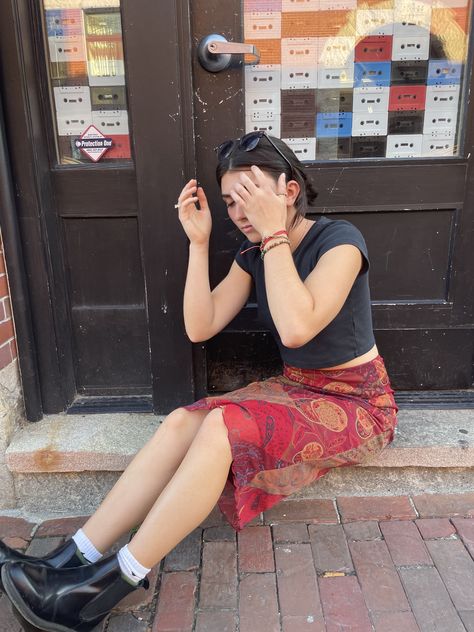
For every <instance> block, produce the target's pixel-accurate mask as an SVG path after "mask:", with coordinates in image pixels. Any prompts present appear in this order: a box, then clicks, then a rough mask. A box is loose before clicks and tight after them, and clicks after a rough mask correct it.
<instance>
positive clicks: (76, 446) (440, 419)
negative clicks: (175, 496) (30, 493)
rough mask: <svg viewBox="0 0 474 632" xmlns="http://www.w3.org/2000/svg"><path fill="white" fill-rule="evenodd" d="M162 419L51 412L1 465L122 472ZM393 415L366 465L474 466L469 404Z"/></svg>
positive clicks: (473, 418)
mask: <svg viewBox="0 0 474 632" xmlns="http://www.w3.org/2000/svg"><path fill="white" fill-rule="evenodd" d="M162 420H163V417H161V416H157V415H153V414H141V413H140V414H139V413H135V414H101V415H50V416H48V417H45V418H44V419H43V420H42V421H40V422H38V423H34V424H33V423H32V424H29V425H28V426H27V427H25V428H23V429H22V430H20V431H19V432H18V433H17V434H16V435H15V436H14V438H13V440H12V442H11V443H10V445H9V447H8V448H7V450H6V454H5V460H6V464H7V467H8V469H9V470H10V471H11V472H12V473H33V472H35V473H44V472H85V471H88V472H97V471H109V472H110V471H123V470H124V469H125V467H126V466H127V464H128V463H129V462H130V460H131V459H132V458H133V456H134V455H135V454H136V453H137V452H138V450H140V448H141V447H142V446H143V445H144V444H145V443H146V442H147V441H148V440H149V439H150V438H151V436H152V435H153V433H154V432H155V430H156V429H157V428H158V426H159V425H160V423H161V421H162ZM398 420H399V421H398V426H397V432H396V436H395V439H394V441H393V442H392V443H391V444H390V445H389V446H388V447H387V448H386V449H385V450H384V451H383V452H382V453H381V454H380V455H379V456H378V457H376V458H374V459H371V460H370V462H369V463H368V464H369V465H370V466H371V467H410V466H415V467H434V468H439V467H473V466H474V410H473V409H466V410H464V409H461V410H459V409H458V410H432V409H421V410H420V409H418V410H415V409H414V410H407V409H404V410H401V411H400V412H399V413H398ZM364 466H365V464H361V465H358V466H356V467H364Z"/></svg>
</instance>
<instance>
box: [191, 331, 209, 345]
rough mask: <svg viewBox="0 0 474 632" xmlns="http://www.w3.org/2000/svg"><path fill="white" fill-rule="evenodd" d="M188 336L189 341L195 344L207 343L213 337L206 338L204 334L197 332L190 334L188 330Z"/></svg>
mask: <svg viewBox="0 0 474 632" xmlns="http://www.w3.org/2000/svg"><path fill="white" fill-rule="evenodd" d="M186 335H187V337H188V338H189V340H190V341H191V342H194V343H196V342H206V340H209V338H210V337H211V336H205V335H204V334H202V333H199V332H197V331H191V332H190V331H188V330H186Z"/></svg>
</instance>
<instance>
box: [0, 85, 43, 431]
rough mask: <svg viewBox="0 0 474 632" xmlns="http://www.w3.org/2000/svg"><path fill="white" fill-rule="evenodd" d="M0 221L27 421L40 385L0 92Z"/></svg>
mask: <svg viewBox="0 0 474 632" xmlns="http://www.w3.org/2000/svg"><path fill="white" fill-rule="evenodd" d="M0 223H1V226H2V240H3V247H4V252H5V260H6V264H7V270H8V283H9V286H10V292H11V297H10V299H11V305H12V311H13V314H14V318H15V334H16V345H17V349H18V363H19V367H20V374H21V382H22V390H23V393H24V394H27V396H25V398H24V403H25V414H26V417H27V419H29V420H30V421H38V420H39V419H41V417H42V411H43V406H42V402H41V389H40V383H39V374H38V365H37V358H36V350H35V339H34V333H33V322H32V318H31V306H30V299H29V296H28V283H27V279H26V271H25V265H24V260H23V247H22V244H21V237H20V230H19V226H18V221H17V209H16V206H15V196H14V186H13V181H12V178H11V170H10V159H9V153H8V147H7V144H6V135H5V126H4V120H3V106H2V99H1V93H0Z"/></svg>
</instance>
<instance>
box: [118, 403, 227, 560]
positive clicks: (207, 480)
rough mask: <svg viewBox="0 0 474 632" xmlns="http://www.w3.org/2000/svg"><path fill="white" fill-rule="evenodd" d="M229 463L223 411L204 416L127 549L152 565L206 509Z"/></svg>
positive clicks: (218, 490)
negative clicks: (171, 475) (185, 451)
mask: <svg viewBox="0 0 474 632" xmlns="http://www.w3.org/2000/svg"><path fill="white" fill-rule="evenodd" d="M231 463H232V452H231V448H230V443H229V438H228V434H227V428H226V426H225V424H224V420H223V416H222V410H221V409H219V408H216V409H214V410H212V411H211V412H210V413H209V414H208V415H207V417H206V418H205V420H204V421H203V423H202V425H201V428H200V429H199V432H198V433H197V435H196V437H195V439H194V441H193V442H192V444H191V447H190V448H189V450H188V452H187V454H186V456H185V457H184V459H183V460H182V462H181V465H180V466H179V468H178V469H177V471H176V474H175V475H174V476H173V478H172V479H171V480H170V482H169V483H168V485H167V486H166V487H165V489H164V490H163V491H162V493H161V494H160V496H159V497H158V499H157V501H156V502H155V504H154V505H153V507H152V508H151V510H150V513H149V514H148V515H147V517H146V518H145V520H144V521H143V523H142V525H141V527H140V529H139V530H138V531H137V533H136V534H135V536H134V538H133V539H132V541H131V542H130V543H129V545H128V548H129V550H130V552H131V553H132V554H133V555H134V556H135V558H136V559H137V560H138V561H139V562H140V563H141V564H142V565H143V566H145V567H146V568H153V566H155V565H156V564H158V563H159V562H160V560H161V559H162V558H163V557H165V555H167V554H168V553H169V552H170V551H171V550H172V549H173V548H174V547H175V546H176V545H177V544H178V543H179V542H180V541H181V540H182V539H183V538H185V537H186V535H188V534H189V533H191V531H193V530H194V529H195V528H196V527H198V526H199V525H200V524H201V523H202V521H203V520H204V519H205V518H206V517H207V516H208V515H209V514H210V512H211V511H212V509H213V507H214V506H215V505H216V503H217V501H218V500H219V496H220V495H221V493H222V490H223V489H224V486H225V483H226V480H227V476H228V474H229V469H230V466H231Z"/></svg>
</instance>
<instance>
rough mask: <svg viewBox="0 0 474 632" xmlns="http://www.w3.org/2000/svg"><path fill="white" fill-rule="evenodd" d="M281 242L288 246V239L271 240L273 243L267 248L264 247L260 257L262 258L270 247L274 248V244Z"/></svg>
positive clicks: (279, 244) (278, 244)
mask: <svg viewBox="0 0 474 632" xmlns="http://www.w3.org/2000/svg"><path fill="white" fill-rule="evenodd" d="M281 244H288V245H289V246H290V245H291V244H290V240H289V239H281V240H280V241H275V242H273V244H270V245H269V246H268V247H267V248H265V250H262V252H261V254H260V257H261V258H262V259H263V257H264V256H265V255H266V254H267V252H268V251H269V250H271V249H272V248H276V246H281Z"/></svg>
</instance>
